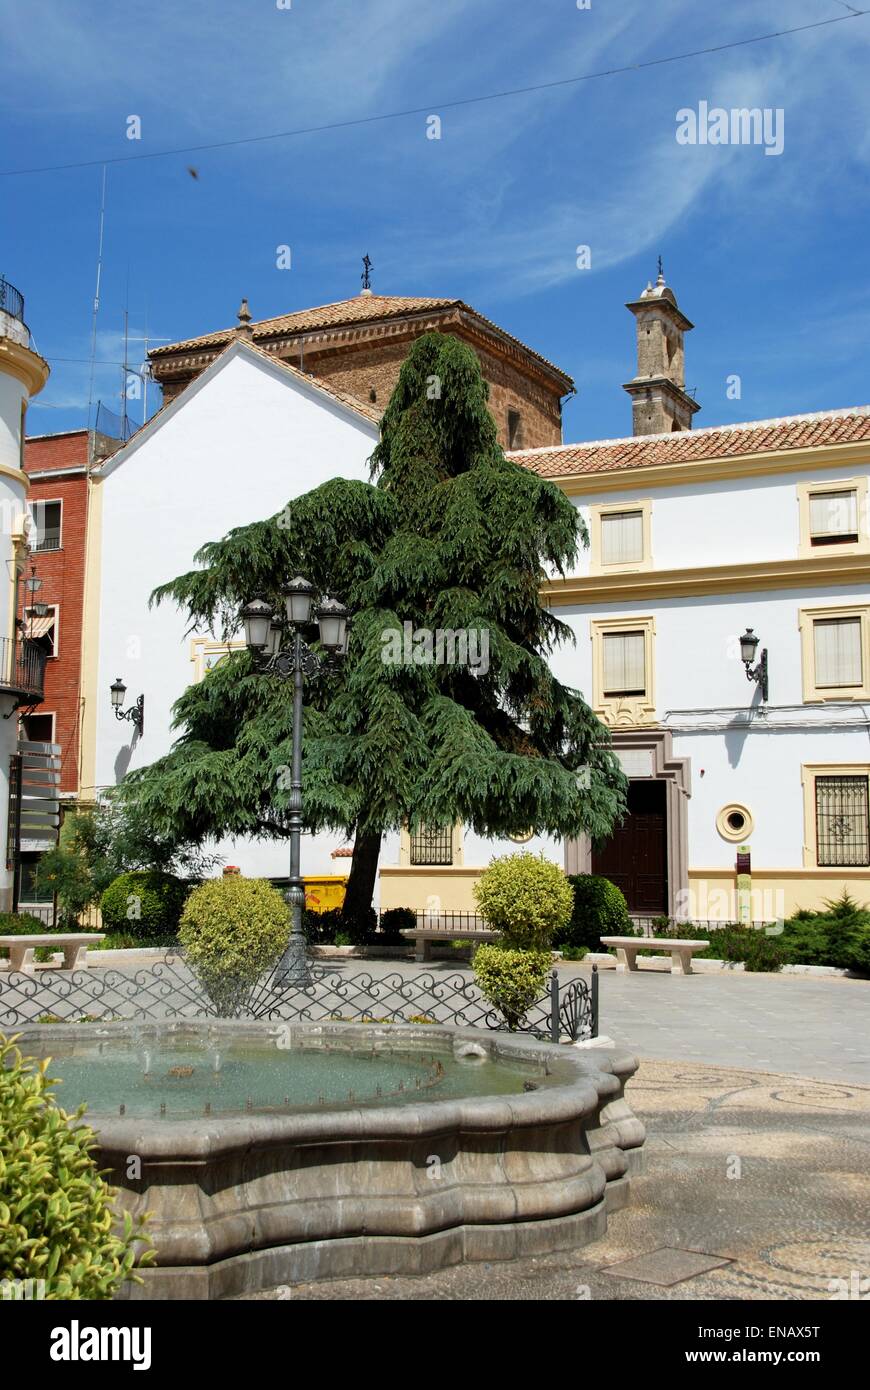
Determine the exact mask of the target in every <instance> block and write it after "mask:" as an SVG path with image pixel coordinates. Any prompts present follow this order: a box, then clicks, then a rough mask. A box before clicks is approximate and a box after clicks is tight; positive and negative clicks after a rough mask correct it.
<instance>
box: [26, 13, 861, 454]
mask: <svg viewBox="0 0 870 1390" xmlns="http://www.w3.org/2000/svg"><path fill="white" fill-rule="evenodd" d="M864 3H868V4H870V0H854V5H855V7H857V8H859V9H860V8H862V6H863V4H864ZM840 16H842V17H843V22H842V23H836V24H831V25H829V26H827V27H823V28H815V29H812V30H810V31H808V32H806V33H803V34H797V35H793V36H790V37H785V38H781V39H775V40H772V41H769V42H765V43H759V44H753V45H749V46H745V47H741V48H735V49H732V50H730V51H726V52H722V53H718V54H711V55H709V56H704V57H696V58H691V59H688V60H686V61H683V62H677V63H673V64H665V65H661V66H657V67H652V68H649V69H646V70H639V71H634V72H629V73H624V74H622V75H616V76H611V77H605V78H601V79H599V80H595V81H591V82H586V83H581V84H578V85H573V86H564V87H561V88H556V89H553V90H548V91H539V92H535V93H531V94H527V95H523V96H518V97H512V98H508V99H505V100H500V101H493V102H488V103H481V104H477V105H471V106H467V107H459V108H453V109H450V108H447V107H443V108H442V104H443V103H446V102H449V101H452V100H456V99H459V98H463V97H467V96H474V95H477V94H481V93H486V92H492V91H500V90H503V89H505V88H511V87H520V86H531V85H534V84H538V83H546V82H553V81H557V80H558V79H560V78H567V77H573V76H576V75H578V74H581V73H588V72H595V71H598V70H601V69H607V68H611V67H616V66H623V65H627V64H632V63H642V62H646V61H649V60H650V59H653V58H658V57H665V56H667V55H669V54H675V53H683V52H686V51H687V50H692V49H700V48H704V47H708V46H713V45H717V44H724V43H730V42H734V41H735V40H739V39H745V38H749V37H752V36H753V35H757V34H763V33H765V32H768V31H771V30H780V29H784V28H788V27H792V26H796V25H802V24H813V23H814V22H817V21H821V20H827V19H836V18H838V17H840ZM0 32H2V33H3V45H2V49H0V131H2V140H0V169H3V170H17V169H23V168H31V167H33V166H42V165H56V164H64V163H69V162H78V161H87V160H97V161H99V160H102V159H104V158H105V159H110V158H116V157H119V156H120V157H123V156H125V155H129V154H131V153H136V154H140V153H142V154H147V153H150V152H153V151H159V150H163V149H166V148H168V147H169V148H172V147H177V146H183V145H200V144H208V143H211V142H219V141H223V140H231V139H234V138H238V137H246V136H255V135H260V134H264V133H268V132H271V131H280V130H288V129H293V128H297V127H301V126H310V125H320V124H328V123H332V122H341V121H348V120H352V119H355V118H358V117H366V116H371V115H376V114H378V113H381V112H386V111H394V110H401V109H405V108H409V107H414V108H416V107H424V108H425V109H426V113H427V114H428V113H431V114H435V115H437V114H439V113H440V114H441V117H442V138H441V139H440V140H437V141H436V140H428V139H427V138H426V115H425V114H418V115H413V116H408V117H404V118H402V119H397V120H390V121H384V122H376V123H372V124H369V125H363V126H360V127H356V128H353V127H351V128H345V129H339V130H335V131H331V132H325V133H319V134H309V135H304V136H300V137H297V138H294V139H287V140H278V141H274V142H266V143H261V144H249V145H241V146H238V147H236V148H233V149H222V150H214V151H209V152H202V153H198V154H192V155H178V156H170V157H167V158H158V159H145V160H136V161H132V162H127V163H123V164H114V165H109V168H108V176H107V188H108V193H107V215H106V229H105V247H104V264H103V280H102V297H101V311H100V318H99V333H98V341H97V356H98V359H100V361H99V365H98V367H97V371H96V391H95V395H96V396H98V397H101V398H102V399H103V400H105V401H106V403H107V404H108V405H110V406H111V407H113V408H115V409H117V408H118V392H119V387H120V370H119V367H118V366H115V365H111V364H113V363H116V362H119V361H120V358H121V351H122V349H121V344H122V325H123V310H124V304H125V300H128V303H129V311H130V330H131V333H132V334H133V335H140V337H141V335H143V334H144V333H145V331H146V329H147V332H148V333H149V334H150V335H151V338H152V340H155V341H156V340H159V339H172V338H180V337H187V336H190V335H193V334H196V333H202V332H206V331H208V330H210V329H213V328H217V327H221V326H225V325H227V324H229V323H231V322H233V321H234V316H235V311H236V309H237V307H238V303H239V300H240V298H241V297H242V295H246V296H247V297H248V299H249V300H250V304H251V309H252V312H253V314H254V317H255V318H263V317H267V316H269V315H272V314H277V313H282V312H286V311H289V310H291V309H295V308H302V307H305V306H308V305H313V304H320V303H326V302H329V301H331V300H335V299H342V298H346V297H348V296H350V295H353V294H356V293H357V292H358V290H359V276H360V258H361V257H362V255H363V254H364V253H365V252H368V254H369V255H370V256H371V258H372V261H373V262H374V267H375V268H374V276H373V281H374V286H375V289H376V290H379V291H381V292H383V293H387V294H412V295H418V294H419V295H429V294H433V295H448V296H459V297H461V298H463V299H465V300H467V301H468V302H469V303H471V304H472V305H474V307H475V308H477V309H479V310H480V311H481V312H482V313H484V314H486V315H488V316H489V317H491V318H493V319H495V320H496V321H497V322H498V323H500V324H501V325H503V326H504V327H505V328H506V329H508V330H509V331H510V332H512V333H514V334H516V335H517V336H518V337H521V338H523V339H524V340H525V341H526V342H528V343H529V344H530V345H531V346H533V347H535V348H536V349H538V350H539V351H540V352H543V353H544V355H545V356H547V357H549V358H550V359H551V360H552V361H554V362H556V363H558V365H559V366H560V367H562V368H563V369H564V370H565V371H567V372H568V373H570V375H572V376H573V377H574V379H575V381H576V383H577V387H578V392H579V394H578V396H577V398H576V399H575V400H574V401H572V402H571V403H570V404H569V405H568V406H567V407H566V414H565V435H566V439H569V440H571V439H590V438H592V439H594V438H609V437H614V436H618V435H624V434H627V433H629V432H630V428H631V424H630V421H631V415H630V403H629V400H628V397H627V396H626V395H625V393H624V392H623V391H622V390H621V383H622V382H623V381H626V380H627V379H628V378H629V377H630V376H631V375H632V374H633V371H634V343H633V322H632V319H631V317H630V315H629V314H628V312H627V311H626V309H625V308H624V307H623V306H624V303H625V301H626V300H627V299H630V298H634V297H635V296H636V295H637V294H638V293H639V292H640V291H641V290H642V289H643V287H644V285H645V284H646V282H647V280H648V279H649V278H650V277H651V276H653V277H654V275H655V261H656V257H657V255H658V254H659V253H661V255H662V256H663V258H664V262H665V272H666V275H667V278H668V281H669V283H671V284H672V285H673V287H674V289H675V291H676V293H677V295H678V298H679V301H680V305H681V307H682V308H683V310H684V312H685V313H686V314H688V316H689V318H691V319H692V320H693V321H694V323H695V324H696V325H697V327H696V330H695V332H694V333H693V334H691V335H690V337H689V340H688V344H687V354H688V366H687V385H688V386H689V387H690V388H696V389H697V398H698V400H699V401H700V402H701V405H702V407H703V408H702V410H701V412H700V413H699V414H698V415H697V416H696V419H695V424H696V426H698V427H700V426H702V425H713V424H717V423H721V422H730V421H734V420H740V419H759V418H765V417H768V416H776V415H787V414H793V413H798V412H803V411H810V410H818V409H826V408H836V407H841V406H847V405H855V404H863V403H866V402H868V401H870V381H868V346H870V237H868V212H870V177H868V175H870V83H868V81H867V72H868V70H870V15H868V16H867V17H865V18H854V19H852V18H848V6H847V5H846V4H845V3H844V0H731V3H713V0H703V3H699V2H698V0H657V3H655V4H652V3H650V0H591V3H590V8H589V9H585V10H582V9H578V7H577V0H534V3H529V0H429V3H417V0H292V5H291V7H290V8H289V9H279V8H278V3H276V0H184V3H183V4H179V3H178V0H151V3H150V4H149V5H148V6H147V7H142V6H138V5H112V6H107V5H106V4H105V0H41V3H40V4H38V5H35V4H28V3H25V0H0ZM702 101H706V102H708V103H709V104H710V105H711V106H722V107H725V108H728V109H730V108H732V107H744V106H750V107H751V106H760V107H769V108H773V109H776V108H782V110H783V111H784V137H785V139H784V149H783V152H782V154H781V155H779V156H768V155H765V153H764V150H763V148H762V147H760V146H752V145H750V146H733V145H718V146H713V145H706V146H701V145H695V146H687V145H680V144H678V143H677V140H676V128H677V120H676V113H677V111H678V110H680V109H681V108H685V107H689V108H693V109H697V108H698V104H699V103H700V102H702ZM131 115H138V116H139V117H141V121H142V139H141V140H140V141H138V142H134V141H130V140H128V139H127V138H126V130H127V119H128V117H129V116H131ZM189 165H192V166H194V167H195V169H196V171H197V173H198V177H197V178H195V179H194V178H193V177H192V176H191V175H190V174H189V173H188V166H189ZM100 179H101V171H100V168H99V166H96V167H90V168H82V169H72V170H66V171H63V172H51V173H39V174H30V175H24V174H18V175H15V176H12V177H4V178H2V179H0V196H2V198H3V203H2V218H0V273H2V274H5V275H6V276H7V278H8V279H9V280H11V281H12V282H13V284H15V285H17V286H18V287H19V288H20V289H21V290H22V291H23V292H24V293H25V296H26V299H27V319H28V322H29V325H30V328H31V331H32V332H33V335H34V338H35V342H36V345H37V347H38V349H39V350H40V351H41V352H42V353H43V354H44V355H45V356H47V357H48V358H49V360H50V361H51V363H52V376H51V380H50V382H49V385H48V386H47V387H46V389H45V391H44V392H43V396H42V397H41V398H39V401H38V402H34V409H33V411H32V413H31V416H30V429H31V432H37V431H38V432H47V431H50V430H58V429H65V428H71V427H75V426H77V425H81V424H82V423H84V421H85V418H86V410H87V399H88V378H89V367H88V365H87V358H88V354H89V349H90V334H91V308H92V300H93V294H94V281H95V264H96V244H97V226H98V212H99V195H100ZM280 245H289V246H290V247H291V248H292V269H290V270H280V269H278V268H277V266H276V248H277V247H278V246H280ZM579 245H588V246H589V247H590V248H591V259H592V264H591V268H590V269H588V270H580V269H578V267H577V256H576V248H577V247H578V246H579ZM128 286H129V289H128ZM131 353H132V356H133V357H134V358H135V357H136V356H137V355H138V356H141V342H138V343H134V344H133V346H132V348H131ZM63 359H73V360H63ZM732 374H738V375H739V376H740V378H741V384H742V394H741V399H739V400H731V399H728V398H727V396H726V381H727V378H728V377H729V376H731V375H732ZM152 403H155V404H156V393H154V394H152ZM139 409H140V407H139V406H137V405H135V404H134V405H133V406H132V410H133V412H134V413H135V412H136V411H137V410H139Z"/></svg>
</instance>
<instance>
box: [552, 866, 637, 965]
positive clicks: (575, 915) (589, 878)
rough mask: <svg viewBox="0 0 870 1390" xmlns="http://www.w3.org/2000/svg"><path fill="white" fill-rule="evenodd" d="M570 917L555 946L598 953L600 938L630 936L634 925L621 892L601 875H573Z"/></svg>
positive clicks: (558, 933) (558, 935)
mask: <svg viewBox="0 0 870 1390" xmlns="http://www.w3.org/2000/svg"><path fill="white" fill-rule="evenodd" d="M568 883H569V884H570V886H571V890H572V893H573V904H572V908H571V915H570V918H569V920H568V921H567V922H566V924H565V926H564V927H562V928H560V930H559V931H558V932H557V933H556V937H555V940H554V942H553V944H554V946H556V947H557V948H559V947H561V946H573V947H577V946H585V947H586V949H587V950H588V951H601V950H603V947H602V945H601V937H602V936H633V935H634V934H635V933H634V925H633V923H632V920H631V918H630V917H629V915H628V904H627V903H626V901H625V897H624V896H623V894H622V892H621V890H620V889H619V888H617V886H616V884H615V883H611V882H610V879H609V878H602V877H601V875H600V874H572V875H571V877H570V878H569V879H568Z"/></svg>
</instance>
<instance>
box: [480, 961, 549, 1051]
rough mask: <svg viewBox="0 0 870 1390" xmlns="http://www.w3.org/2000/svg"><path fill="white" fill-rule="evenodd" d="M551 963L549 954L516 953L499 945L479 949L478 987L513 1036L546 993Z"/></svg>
mask: <svg viewBox="0 0 870 1390" xmlns="http://www.w3.org/2000/svg"><path fill="white" fill-rule="evenodd" d="M551 962H552V956H551V954H550V952H549V951H536V950H522V949H516V948H514V947H511V946H506V945H504V944H503V943H502V942H499V941H496V942H492V943H486V944H484V945H482V946H479V947H478V949H477V952H476V953H475V957H474V978H475V980H476V982H477V986H478V988H479V990H480V992H481V994H482V995H483V997H484V998H485V999H487V1000H488V1001H489V1003H490V1004H492V1006H493V1007H494V1008H495V1009H497V1010H498V1012H499V1013H500V1014H501V1016H502V1018H503V1019H504V1020H505V1022H506V1024H507V1026H508V1028H509V1029H510V1031H511V1032H514V1031H515V1030H516V1029H517V1027H518V1026H519V1025H520V1023H522V1021H523V1018H524V1017H525V1015H526V1014H527V1013H528V1011H529V1009H530V1008H531V1006H532V1004H534V1002H535V1000H536V999H538V998H539V997H540V996H541V994H542V993H543V991H544V986H545V985H546V983H547V976H548V974H549V972H550V966H551Z"/></svg>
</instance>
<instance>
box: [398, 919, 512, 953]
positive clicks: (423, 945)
mask: <svg viewBox="0 0 870 1390" xmlns="http://www.w3.org/2000/svg"><path fill="white" fill-rule="evenodd" d="M402 936H403V937H404V938H405V939H406V941H413V943H414V959H415V960H416V961H425V960H429V959H431V950H432V942H433V941H444V942H450V941H495V940H496V939H497V937H498V932H494V931H490V930H489V928H488V927H468V928H466V927H461V928H457V929H456V931H453V929H452V928H450V927H407V928H406V929H405V930H404V931H403V932H402Z"/></svg>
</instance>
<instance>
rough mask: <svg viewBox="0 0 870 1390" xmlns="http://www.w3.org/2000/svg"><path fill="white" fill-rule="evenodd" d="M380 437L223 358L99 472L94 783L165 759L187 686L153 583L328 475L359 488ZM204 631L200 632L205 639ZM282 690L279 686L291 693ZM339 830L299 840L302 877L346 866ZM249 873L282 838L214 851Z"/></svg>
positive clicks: (320, 402)
mask: <svg viewBox="0 0 870 1390" xmlns="http://www.w3.org/2000/svg"><path fill="white" fill-rule="evenodd" d="M376 439H377V429H376V426H375V425H374V424H372V423H369V422H368V421H367V420H365V419H364V418H363V417H361V416H358V415H356V414H355V413H354V412H352V411H351V410H349V409H347V408H346V407H344V406H343V405H341V404H340V403H339V402H337V401H334V400H333V399H331V398H330V397H329V396H327V395H326V394H325V393H324V392H322V391H319V390H317V389H316V388H314V387H309V386H308V385H307V383H304V382H300V381H299V380H298V379H297V378H295V377H293V376H292V375H290V374H289V373H288V372H287V371H286V370H284V369H283V368H281V367H280V366H278V365H277V364H272V363H269V362H267V361H265V360H264V359H263V358H262V356H260V355H259V354H254V353H246V352H245V351H244V350H242V349H239V350H231V351H230V353H228V354H226V355H225V356H224V357H223V358H222V359H220V360H219V362H218V363H216V364H214V365H213V366H212V367H211V368H210V369H209V370H208V371H207V372H205V373H203V375H202V376H201V377H200V378H199V379H198V380H197V381H196V382H195V383H194V384H193V385H192V386H191V387H189V388H188V389H187V391H185V392H184V393H183V395H182V396H180V397H179V398H178V399H177V400H176V401H174V402H173V403H172V404H171V405H169V406H168V407H167V408H166V410H165V411H164V412H163V414H162V415H161V416H159V417H156V418H155V420H154V422H153V424H152V425H151V427H150V429H148V430H146V431H145V432H143V434H142V436H141V438H140V439H139V440H134V441H132V442H131V444H130V445H129V446H128V447H127V448H125V449H124V450H123V451H122V452H121V453H120V454H118V455H116V456H115V458H114V459H113V460H111V461H110V462H109V464H108V465H107V466H106V468H105V478H104V481H103V482H102V483H101V484H99V486H100V487H101V488H102V491H103V503H102V546H101V551H102V554H101V565H100V574H101V578H100V602H99V677H98V685H97V692H98V697H97V727H96V783H97V785H98V786H110V785H113V784H115V783H117V782H119V781H120V780H121V779H122V777H123V776H124V774H125V773H126V772H127V771H129V770H131V769H133V768H137V767H143V766H145V765H146V764H148V763H151V762H153V761H154V760H155V759H156V758H159V757H161V756H162V755H163V754H165V753H166V752H168V750H169V748H170V746H171V743H172V741H173V738H174V737H175V736H176V735H174V734H173V733H172V731H171V730H170V719H171V710H172V706H173V704H174V702H175V701H176V700H177V699H178V697H179V695H180V694H181V693H182V691H183V690H184V689H185V687H186V686H187V685H188V684H190V682H191V680H192V679H193V672H194V668H193V666H192V664H191V659H190V649H191V639H190V637H189V636H188V637H186V636H185V635H184V634H185V630H186V626H187V625H186V622H185V619H184V616H183V614H182V613H181V612H179V611H178V610H177V609H176V608H175V606H174V605H172V604H164V605H161V606H160V607H159V608H152V609H149V607H148V599H149V595H150V594H151V592H152V591H153V589H154V588H155V587H156V586H157V585H158V584H161V583H164V582H166V581H167V580H169V579H172V578H174V577H175V576H176V575H178V574H181V573H183V572H184V571H186V570H189V569H192V568H193V567H194V564H193V555H194V552H195V551H196V550H197V549H198V547H199V546H201V545H202V544H203V543H204V542H205V541H208V540H218V539H220V538H221V537H222V536H224V535H225V534H226V533H227V532H228V531H229V530H230V529H231V528H233V527H236V526H244V525H246V524H248V523H250V522H253V521H258V520H262V519H263V518H265V517H268V516H270V515H273V514H274V513H275V512H277V511H279V510H280V509H281V507H282V506H283V505H284V504H285V503H286V502H287V501H288V500H289V499H290V498H292V497H295V496H298V495H300V494H301V493H303V492H307V491H309V490H310V489H312V488H315V487H317V486H319V485H320V484H321V483H323V482H326V481H327V479H329V478H333V477H336V476H341V477H346V478H358V479H360V480H368V476H369V471H368V463H367V460H368V458H369V456H370V454H371V452H372V449H373V447H374V444H375V442H376ZM201 635H203V636H205V635H206V634H204V633H203V634H201ZM119 675H120V676H122V677H123V679H124V681H125V683H126V685H127V706H128V707H129V706H130V705H132V704H133V703H134V701H135V700H136V698H137V697H138V695H139V694H140V693H144V695H145V734H144V738H142V739H141V740H139V739H138V738H134V739H133V740H132V742H131V734H133V733H134V730H133V728H132V725H131V724H130V723H129V722H125V723H121V722H120V721H119V720H116V719H115V717H114V714H113V712H112V709H111V707H110V698H109V686H110V685H111V683H112V681H113V680H114V679H115V677H116V676H119ZM289 698H290V696H289V686H288V699H289ZM340 842H341V837H340V835H322V836H318V837H316V838H315V839H314V841H313V842H312V841H311V840H308V841H307V842H306V843H304V844H303V860H302V862H303V872H304V873H306V874H309V873H335V872H343V871H346V869H347V861H346V860H345V861H338V868H337V867H336V863H335V862H334V861H332V860H331V859H330V853H331V851H332V850H333V849H335V848H337V847H338V846H339V844H340ZM220 848H221V851H222V853H224V855H225V857H226V860H227V862H229V863H233V864H237V865H238V866H239V867H240V868H241V870H242V872H243V873H244V874H245V875H246V876H255V875H260V874H263V875H272V874H275V875H277V874H282V873H286V872H287V858H288V850H287V847H286V845H285V844H269V843H267V842H253V841H236V842H230V843H227V844H225V845H222V846H221V847H220Z"/></svg>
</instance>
